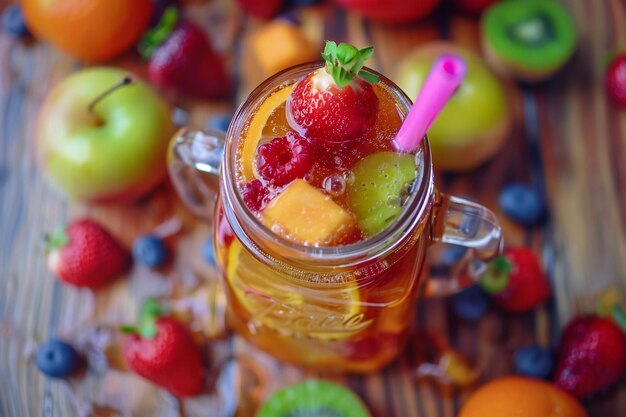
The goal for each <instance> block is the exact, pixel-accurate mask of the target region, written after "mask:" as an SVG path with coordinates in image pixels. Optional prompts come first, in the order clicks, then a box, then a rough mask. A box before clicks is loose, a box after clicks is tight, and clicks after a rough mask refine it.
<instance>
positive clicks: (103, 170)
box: [36, 67, 174, 202]
mask: <svg viewBox="0 0 626 417" xmlns="http://www.w3.org/2000/svg"><path fill="white" fill-rule="evenodd" d="M129 76H130V77H132V75H131V74H129V73H128V72H126V71H123V70H121V69H117V68H109V67H96V68H89V69H84V70H81V71H78V72H76V73H74V74H72V75H70V76H69V77H67V78H66V79H65V80H63V81H62V82H61V83H60V84H58V85H57V86H55V87H54V88H53V89H52V91H50V93H49V94H48V96H47V97H46V99H45V101H44V103H43V105H42V108H41V111H40V114H39V119H38V123H37V129H36V141H37V154H38V159H39V161H40V164H41V166H42V168H43V170H44V172H45V173H46V175H47V176H48V177H49V178H50V180H51V182H52V183H53V184H55V185H56V186H57V187H59V188H60V189H61V190H63V191H64V192H65V193H66V194H67V195H68V196H69V197H70V198H73V199H78V200H83V201H87V202H112V201H132V200H134V199H136V198H138V197H140V196H142V195H144V194H146V193H147V192H148V191H150V190H151V189H152V188H154V186H155V185H157V184H158V183H159V182H160V181H161V180H162V179H163V178H164V177H165V175H166V172H167V171H166V165H165V164H166V150H167V144H168V142H169V139H170V137H171V135H172V133H173V131H174V126H173V124H172V122H171V120H170V111H169V108H168V106H167V104H166V103H165V102H163V101H162V100H161V99H160V98H159V96H158V95H157V94H156V92H155V91H154V90H152V89H151V88H150V87H149V86H148V85H147V84H145V83H144V82H142V81H140V80H138V79H137V78H136V77H132V79H133V82H132V83H130V84H127V85H122V86H120V87H119V88H116V89H113V90H111V87H113V86H115V85H119V84H120V83H121V82H122V80H124V79H125V78H126V77H129ZM108 90H111V91H108ZM107 91H108V93H107ZM99 96H101V99H99V100H95V99H96V98H98V97H99ZM92 103H94V104H93V106H92V109H90V104H92Z"/></svg>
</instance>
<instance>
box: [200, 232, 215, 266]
mask: <svg viewBox="0 0 626 417" xmlns="http://www.w3.org/2000/svg"><path fill="white" fill-rule="evenodd" d="M202 259H204V260H205V261H206V262H208V263H209V264H210V265H211V266H215V247H214V246H213V239H211V238H208V239H207V240H206V242H204V245H202Z"/></svg>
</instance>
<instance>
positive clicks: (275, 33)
mask: <svg viewBox="0 0 626 417" xmlns="http://www.w3.org/2000/svg"><path fill="white" fill-rule="evenodd" d="M252 53H253V55H254V56H255V57H256V59H257V61H258V63H259V64H260V66H261V69H262V71H263V72H264V74H263V75H264V77H269V76H270V75H273V74H275V73H277V72H278V71H280V70H283V69H285V68H289V67H291V66H293V65H296V64H301V63H303V62H308V61H312V60H315V59H317V58H319V51H318V50H317V49H316V48H314V47H313V44H312V42H311V41H310V40H309V38H307V37H306V35H305V34H304V33H303V32H302V31H301V30H300V29H299V28H298V27H297V26H294V25H292V24H291V23H288V22H285V21H282V20H275V21H273V22H271V23H268V24H267V25H265V26H263V27H262V28H261V29H259V30H258V31H257V32H256V33H255V34H254V36H253V38H252Z"/></svg>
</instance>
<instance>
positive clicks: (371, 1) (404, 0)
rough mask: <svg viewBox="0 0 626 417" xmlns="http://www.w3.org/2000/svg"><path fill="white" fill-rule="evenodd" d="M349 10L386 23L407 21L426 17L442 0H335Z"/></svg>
mask: <svg viewBox="0 0 626 417" xmlns="http://www.w3.org/2000/svg"><path fill="white" fill-rule="evenodd" d="M335 1H336V2H337V3H338V4H340V5H342V6H343V7H345V8H346V9H348V10H351V11H354V12H357V13H359V14H361V15H363V16H364V17H367V18H368V19H371V20H374V21H377V22H385V23H406V22H411V21H413V20H416V19H420V18H422V17H425V16H426V15H428V14H429V13H431V12H432V11H433V10H435V8H436V7H437V5H439V3H440V1H441V0H388V1H380V0H335Z"/></svg>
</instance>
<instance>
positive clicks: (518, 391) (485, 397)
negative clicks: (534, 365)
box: [458, 376, 587, 417]
mask: <svg viewBox="0 0 626 417" xmlns="http://www.w3.org/2000/svg"><path fill="white" fill-rule="evenodd" d="M458 417H587V412H586V411H585V409H584V408H583V407H582V406H581V405H580V403H579V402H578V401H577V400H576V399H575V398H574V397H572V396H571V395H569V394H568V393H566V392H564V391H561V390H560V389H558V388H556V387H555V386H554V385H550V384H548V383H547V382H544V381H540V380H537V379H531V378H523V377H515V376H511V377H503V378H498V379H495V380H493V381H491V382H489V383H487V384H486V385H483V386H482V387H481V388H479V389H478V391H476V392H475V393H474V394H473V395H472V396H471V397H470V399H469V400H468V401H467V402H466V403H465V405H464V406H463V408H462V409H461V412H460V413H459V416H458Z"/></svg>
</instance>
